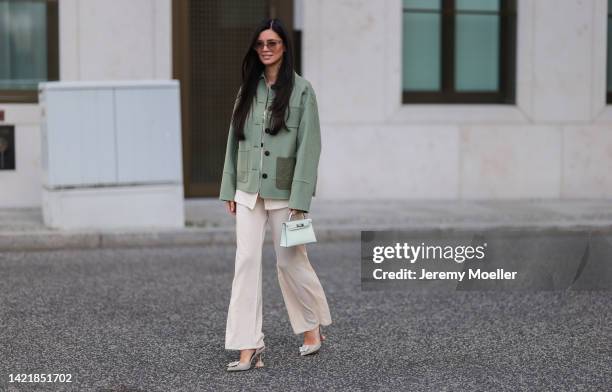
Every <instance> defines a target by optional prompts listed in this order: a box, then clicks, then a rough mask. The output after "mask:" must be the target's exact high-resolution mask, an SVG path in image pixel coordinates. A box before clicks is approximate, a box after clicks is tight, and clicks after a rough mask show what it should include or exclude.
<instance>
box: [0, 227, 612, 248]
mask: <svg viewBox="0 0 612 392" xmlns="http://www.w3.org/2000/svg"><path fill="white" fill-rule="evenodd" d="M366 230H367V231H383V230H390V231H405V232H409V233H414V234H418V233H421V234H423V233H425V234H427V233H432V234H433V233H438V234H440V233H443V232H457V231H459V232H465V231H487V232H491V231H521V230H522V231H536V232H542V231H544V232H549V233H550V234H563V233H576V232H583V233H584V232H589V233H612V223H605V224H600V225H596V224H592V223H590V224H565V225H564V224H548V225H542V224H538V225H525V224H518V225H494V224H493V225H492V224H465V223H462V224H461V225H458V224H456V223H455V224H448V225H440V224H438V225H420V226H416V225H414V224H412V225H399V226H398V225H392V224H385V225H376V226H373V225H360V226H357V225H338V226H319V227H317V228H316V229H315V233H316V236H317V241H319V242H336V241H360V239H361V231H366ZM266 231H267V233H268V234H267V235H266V240H265V243H272V240H271V237H272V236H271V235H270V229H269V228H266ZM235 244H236V235H235V228H233V227H231V228H183V229H152V230H148V231H142V230H113V231H81V230H79V231H57V230H41V231H14V232H10V231H5V232H0V252H2V251H39V250H40V251H42V250H60V249H104V248H108V249H112V248H132V247H136V248H138V247H163V246H205V245H235Z"/></svg>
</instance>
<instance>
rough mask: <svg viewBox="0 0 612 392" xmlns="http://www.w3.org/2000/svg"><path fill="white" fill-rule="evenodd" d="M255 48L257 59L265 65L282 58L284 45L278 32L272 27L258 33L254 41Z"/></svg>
mask: <svg viewBox="0 0 612 392" xmlns="http://www.w3.org/2000/svg"><path fill="white" fill-rule="evenodd" d="M264 43H265V44H266V45H263V44H264ZM255 50H256V51H257V54H258V55H259V60H260V61H261V62H262V63H263V64H264V65H265V66H268V65H273V64H276V63H277V62H278V61H280V60H281V59H282V58H283V53H284V52H285V45H283V41H282V40H281V38H280V37H279V35H278V34H276V32H275V31H274V30H272V29H267V30H264V31H262V32H261V33H259V37H257V41H256V42H255Z"/></svg>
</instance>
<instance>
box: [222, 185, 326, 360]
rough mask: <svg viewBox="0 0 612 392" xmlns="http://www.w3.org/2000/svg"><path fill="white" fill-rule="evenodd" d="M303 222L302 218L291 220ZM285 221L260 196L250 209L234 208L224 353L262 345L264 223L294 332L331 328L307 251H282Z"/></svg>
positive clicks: (300, 247)
mask: <svg viewBox="0 0 612 392" xmlns="http://www.w3.org/2000/svg"><path fill="white" fill-rule="evenodd" d="M294 216H295V214H294ZM303 217H304V216H303V214H302V213H300V214H298V215H297V216H295V218H293V217H292V219H303ZM288 218H289V208H288V207H285V208H279V209H274V210H266V209H265V208H264V201H263V200H262V199H261V198H260V197H257V202H256V203H255V208H254V209H253V210H250V209H249V208H248V207H246V206H244V205H242V204H239V203H236V242H237V244H236V245H237V246H236V261H235V263H236V264H235V270H234V280H233V282H232V295H231V299H230V304H229V310H228V314H227V325H226V330H225V348H226V349H228V350H243V349H251V348H257V347H261V346H263V345H264V334H263V332H262V298H261V292H262V288H261V280H262V279H261V277H262V266H261V259H262V250H263V243H264V238H265V232H266V231H265V230H266V223H267V222H269V224H270V225H271V229H272V236H273V240H274V250H275V253H276V269H277V273H278V282H279V284H280V287H281V292H282V294H283V299H284V300H285V305H286V307H287V312H288V314H289V321H290V322H291V327H292V328H293V332H294V333H295V334H300V333H302V332H304V331H310V330H312V329H314V328H316V327H317V326H318V325H319V324H320V325H323V326H325V325H329V324H331V321H332V320H331V315H330V313H329V307H328V305H327V299H326V298H325V293H324V292H323V287H322V286H321V283H320V282H319V278H318V277H317V275H316V273H315V271H314V269H313V268H312V265H311V264H310V261H309V260H308V255H307V253H306V246H305V245H297V246H293V247H290V248H284V247H281V246H280V236H281V233H280V231H281V223H282V222H285V221H287V220H288Z"/></svg>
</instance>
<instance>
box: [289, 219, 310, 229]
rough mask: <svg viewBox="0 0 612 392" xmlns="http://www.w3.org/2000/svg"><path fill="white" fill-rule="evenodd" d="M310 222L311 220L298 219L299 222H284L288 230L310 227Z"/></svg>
mask: <svg viewBox="0 0 612 392" xmlns="http://www.w3.org/2000/svg"><path fill="white" fill-rule="evenodd" d="M311 222H312V218H308V219H300V220H291V221H287V222H285V225H286V226H287V229H288V230H301V229H305V228H307V227H308V226H310V224H311Z"/></svg>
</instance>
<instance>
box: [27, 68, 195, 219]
mask: <svg viewBox="0 0 612 392" xmlns="http://www.w3.org/2000/svg"><path fill="white" fill-rule="evenodd" d="M39 103H40V106H41V108H42V121H41V132H42V135H41V136H42V137H41V141H42V168H43V181H42V183H43V186H42V208H43V217H44V221H45V224H46V225H47V226H49V227H53V228H59V229H82V228H89V229H107V228H143V227H147V228H149V227H173V228H176V227H183V226H184V221H185V214H184V194H183V174H182V173H183V170H182V149H181V116H180V94H179V83H178V81H176V80H139V81H101V82H93V81H86V82H76V81H70V82H61V81H60V82H45V83H40V84H39Z"/></svg>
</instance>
